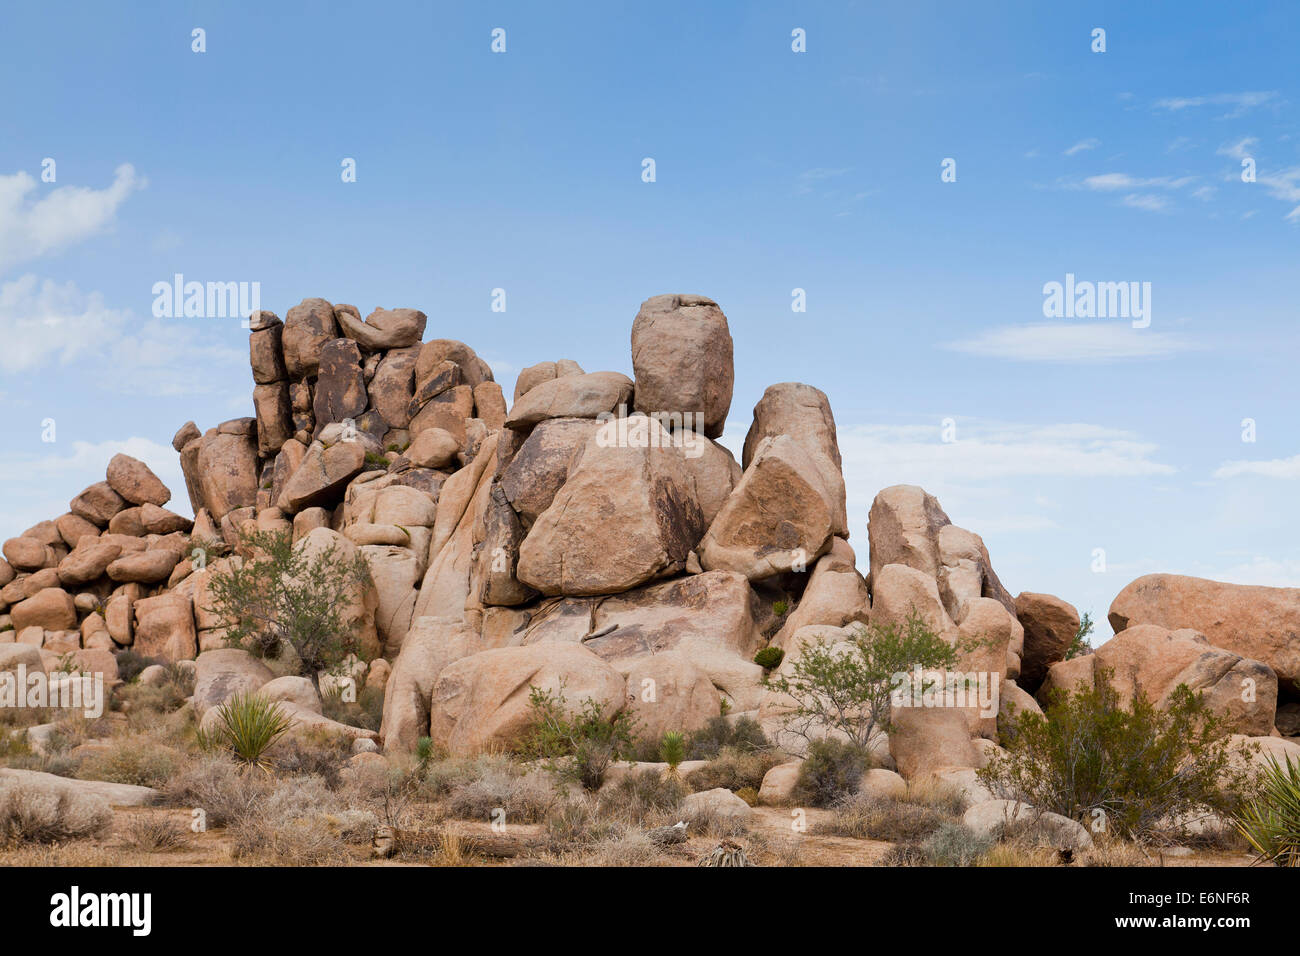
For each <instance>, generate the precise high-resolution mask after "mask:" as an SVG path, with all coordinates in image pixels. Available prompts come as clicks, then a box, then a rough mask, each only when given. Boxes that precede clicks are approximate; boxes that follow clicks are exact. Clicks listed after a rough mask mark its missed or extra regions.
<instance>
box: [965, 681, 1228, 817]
mask: <svg viewBox="0 0 1300 956" xmlns="http://www.w3.org/2000/svg"><path fill="white" fill-rule="evenodd" d="M1003 746H1004V747H1005V750H1003V751H1000V752H995V753H994V754H993V756H992V757H991V758H990V760H989V763H988V765H987V766H985V767H984V768H983V769H982V770H980V771H978V776H979V779H980V780H981V781H982V782H983V783H984V784H985V786H987V787H988V788H989V789H990V790H992V791H993V792H994V793H996V794H998V795H1000V796H1005V797H1008V798H1014V799H1018V800H1023V801H1024V802H1026V803H1028V804H1030V805H1031V806H1035V807H1039V808H1041V809H1043V810H1051V811H1052V812H1054V813H1059V814H1061V815H1062V816H1066V817H1070V818H1071V819H1074V820H1078V821H1080V822H1081V823H1083V824H1084V825H1085V826H1087V827H1089V828H1092V829H1099V828H1100V827H1099V824H1100V826H1104V827H1105V829H1106V830H1107V831H1109V832H1112V833H1114V834H1116V835H1119V836H1124V837H1128V838H1129V839H1132V840H1137V841H1139V842H1142V841H1147V840H1150V839H1153V838H1154V837H1155V836H1156V835H1157V834H1159V833H1162V832H1169V833H1172V834H1173V835H1177V836H1180V837H1181V836H1182V834H1181V832H1180V827H1179V825H1178V823H1177V821H1179V820H1183V819H1191V818H1195V817H1197V816H1203V815H1204V814H1206V813H1218V814H1220V815H1222V816H1225V817H1228V816H1232V815H1233V814H1234V812H1235V811H1236V810H1237V808H1238V807H1239V806H1240V802H1241V799H1242V796H1243V793H1244V788H1245V785H1246V782H1247V774H1246V771H1245V770H1244V769H1242V768H1240V767H1238V766H1236V765H1235V764H1234V762H1233V761H1232V759H1231V758H1232V754H1231V751H1230V749H1229V741H1228V738H1227V737H1226V736H1225V734H1224V728H1223V724H1222V721H1221V720H1220V719H1219V718H1217V717H1216V716H1215V715H1214V714H1212V713H1211V712H1210V711H1209V710H1208V708H1207V707H1206V706H1205V703H1204V701H1203V700H1202V699H1201V697H1200V696H1198V695H1194V694H1193V693H1192V692H1191V691H1190V690H1188V688H1187V687H1186V685H1179V686H1178V687H1177V688H1176V689H1175V690H1174V692H1173V693H1172V694H1171V695H1170V697H1169V699H1168V701H1167V703H1166V705H1165V707H1164V708H1163V709H1158V708H1156V706H1155V705H1154V704H1152V703H1151V702H1150V701H1149V700H1147V698H1146V697H1145V695H1138V697H1137V699H1136V700H1135V701H1134V702H1133V703H1132V705H1131V706H1124V705H1123V704H1122V703H1121V701H1120V700H1119V695H1118V693H1117V692H1116V691H1115V689H1114V687H1113V686H1112V684H1111V672H1110V671H1109V670H1107V669H1106V668H1099V669H1098V671H1097V677H1096V686H1095V687H1094V688H1091V689H1085V690H1082V691H1078V692H1075V693H1073V694H1069V693H1058V694H1056V695H1055V696H1054V697H1053V699H1052V700H1051V701H1049V703H1048V707H1047V711H1046V714H1045V715H1043V714H1036V713H1021V714H1018V715H1016V717H1015V718H1014V719H1013V721H1012V724H1011V728H1010V730H1009V732H1008V733H1006V734H1004V735H1003Z"/></svg>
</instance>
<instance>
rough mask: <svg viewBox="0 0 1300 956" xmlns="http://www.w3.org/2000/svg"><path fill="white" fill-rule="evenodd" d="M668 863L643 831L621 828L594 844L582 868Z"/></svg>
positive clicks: (583, 860)
mask: <svg viewBox="0 0 1300 956" xmlns="http://www.w3.org/2000/svg"><path fill="white" fill-rule="evenodd" d="M668 862H669V860H668V858H666V857H665V856H664V852H663V850H662V849H660V848H659V847H658V846H656V845H655V844H654V843H653V842H652V841H651V839H650V837H649V836H648V835H647V834H646V832H645V831H644V830H639V829H637V828H635V827H621V828H619V829H617V830H615V831H614V832H612V833H610V834H609V835H608V836H606V837H603V838H601V839H599V840H597V841H596V842H595V844H594V845H593V846H592V847H591V849H590V851H589V855H586V856H584V857H583V859H582V863H583V865H584V866H602V867H603V866H608V867H619V866H654V865H656V864H657V865H661V866H662V865H666V864H667V863H668Z"/></svg>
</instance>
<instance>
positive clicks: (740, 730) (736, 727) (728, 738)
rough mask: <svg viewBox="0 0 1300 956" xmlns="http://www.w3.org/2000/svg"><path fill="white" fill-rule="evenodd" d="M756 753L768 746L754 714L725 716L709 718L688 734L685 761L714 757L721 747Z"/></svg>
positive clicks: (711, 758) (769, 745) (720, 750)
mask: <svg viewBox="0 0 1300 956" xmlns="http://www.w3.org/2000/svg"><path fill="white" fill-rule="evenodd" d="M724 747H730V748H732V749H735V750H740V751H746V752H751V753H752V752H756V751H759V750H767V749H769V748H770V747H771V744H770V743H768V740H767V735H766V734H764V733H763V728H762V727H760V726H759V724H758V721H756V720H755V719H754V718H753V717H739V718H737V719H736V720H734V721H732V720H728V719H727V718H726V717H725V716H722V717H711V718H710V719H709V722H708V723H707V724H705V725H704V726H703V727H701V728H700V729H699V730H696V731H694V732H693V733H691V735H690V737H689V739H688V740H687V744H686V755H687V759H688V760H713V759H714V758H715V757H717V756H718V755H719V754H720V753H721V752H722V748H724Z"/></svg>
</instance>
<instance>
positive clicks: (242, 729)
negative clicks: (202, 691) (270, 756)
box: [203, 691, 289, 769]
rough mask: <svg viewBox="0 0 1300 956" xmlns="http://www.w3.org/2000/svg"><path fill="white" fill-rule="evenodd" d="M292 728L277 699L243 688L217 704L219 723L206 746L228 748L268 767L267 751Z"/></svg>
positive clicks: (245, 760) (243, 759)
mask: <svg viewBox="0 0 1300 956" xmlns="http://www.w3.org/2000/svg"><path fill="white" fill-rule="evenodd" d="M288 730H289V718H288V716H287V715H286V714H285V713H284V711H283V710H282V709H281V708H280V705H279V704H277V703H276V702H274V701H270V700H267V699H266V698H265V697H263V696H262V695H261V694H256V693H249V692H247V691H240V692H239V693H237V694H235V695H234V696H233V697H231V698H230V699H229V700H227V701H226V702H225V703H223V704H222V705H221V706H220V707H219V708H217V725H216V728H215V729H214V730H213V731H212V733H211V735H210V736H208V737H206V738H205V739H204V741H203V742H204V743H205V744H206V745H207V746H206V748H205V749H211V750H226V751H229V752H230V753H231V754H233V755H234V757H235V759H237V760H239V761H241V762H242V763H245V764H248V765H249V766H257V767H262V768H263V769H267V768H268V766H269V764H268V762H267V760H266V752H267V750H269V749H270V748H271V745H272V744H273V743H275V742H276V741H277V740H279V739H280V738H281V737H282V736H284V734H285V733H286V732H288Z"/></svg>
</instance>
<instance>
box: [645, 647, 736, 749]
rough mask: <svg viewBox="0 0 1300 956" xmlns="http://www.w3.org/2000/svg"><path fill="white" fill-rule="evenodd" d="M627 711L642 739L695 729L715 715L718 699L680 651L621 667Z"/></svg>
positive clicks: (651, 656) (707, 680) (708, 683)
mask: <svg viewBox="0 0 1300 956" xmlns="http://www.w3.org/2000/svg"><path fill="white" fill-rule="evenodd" d="M625 666H626V667H627V669H626V672H625V673H626V677H627V691H626V699H627V710H628V711H630V712H631V714H632V715H633V717H635V718H636V720H637V722H638V728H639V732H640V734H641V736H642V737H644V738H646V739H649V740H657V739H659V738H661V737H662V736H663V735H664V734H665V733H666V732H667V731H670V730H672V731H691V730H698V729H699V728H701V727H703V726H704V725H705V724H706V723H708V721H709V720H710V719H711V718H713V717H716V716H718V713H719V707H720V703H721V697H720V696H719V694H718V691H717V688H715V687H714V686H713V682H712V681H710V680H709V676H708V675H707V674H706V673H705V672H704V671H702V670H701V669H700V668H699V667H697V666H696V665H695V664H694V663H693V662H692V661H691V659H690V658H689V657H687V656H686V655H685V654H683V653H682V652H680V651H665V652H663V653H657V654H649V655H646V656H643V657H640V658H637V659H636V660H634V661H632V662H631V663H630V664H627V665H625Z"/></svg>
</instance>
